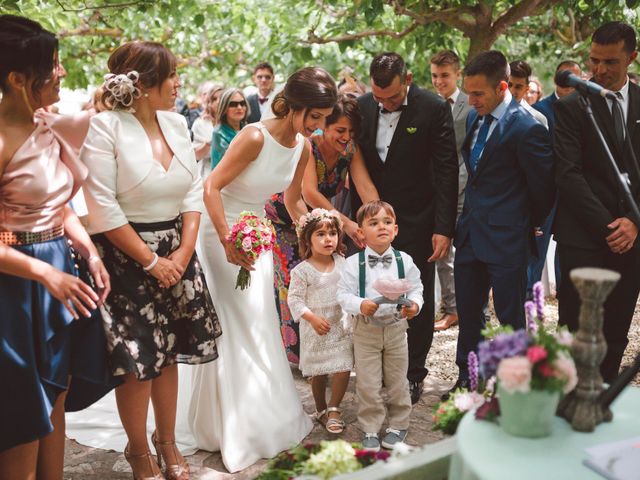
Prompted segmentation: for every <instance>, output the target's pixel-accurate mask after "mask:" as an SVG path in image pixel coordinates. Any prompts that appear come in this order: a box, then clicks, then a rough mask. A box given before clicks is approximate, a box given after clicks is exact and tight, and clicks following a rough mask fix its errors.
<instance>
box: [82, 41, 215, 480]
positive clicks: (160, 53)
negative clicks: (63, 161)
mask: <svg viewBox="0 0 640 480" xmlns="http://www.w3.org/2000/svg"><path fill="white" fill-rule="evenodd" d="M108 65H109V70H110V71H111V72H112V74H111V75H108V76H106V77H105V84H104V88H105V94H104V97H103V101H104V103H105V105H106V106H107V108H109V109H110V111H106V112H102V113H100V114H98V115H96V116H95V117H94V118H93V119H92V121H91V127H90V129H89V133H88V135H87V138H86V140H85V144H84V146H83V148H82V151H81V158H82V160H83V161H84V162H85V163H86V165H87V166H88V167H89V178H88V179H87V183H86V184H85V195H86V200H87V206H88V209H89V225H88V230H89V232H90V233H91V234H93V239H94V241H95V243H96V245H97V246H98V250H99V252H100V255H101V257H102V258H103V260H104V263H105V265H106V266H107V268H108V269H109V271H110V272H111V273H112V276H113V278H114V282H113V283H114V285H113V288H112V291H111V295H110V296H109V298H108V299H107V300H106V301H105V304H104V308H103V316H104V325H105V331H106V336H107V343H108V348H109V355H110V364H111V367H112V369H113V373H114V374H115V375H120V376H122V378H123V380H124V383H123V384H122V385H121V386H119V387H117V389H116V401H117V404H118V411H119V414H120V419H121V421H122V424H123V426H124V429H125V431H126V433H127V437H128V440H129V444H128V445H127V448H126V449H125V457H126V458H127V460H128V461H129V463H130V464H131V467H132V469H133V472H134V476H135V478H164V477H162V475H161V474H160V472H159V469H158V464H156V462H155V461H154V460H153V457H152V456H151V454H150V452H149V446H148V443H147V435H146V419H147V411H148V406H149V399H151V401H152V403H153V407H154V413H155V421H156V432H155V433H154V435H153V436H152V442H153V443H154V446H155V449H156V453H157V455H158V463H161V462H162V460H164V463H165V464H166V468H165V471H164V475H165V477H166V478H167V479H180V480H184V479H187V478H189V469H188V466H187V464H186V462H185V460H184V458H183V457H182V455H181V454H180V452H179V451H178V450H177V448H176V447H175V437H174V436H175V433H174V431H175V417H176V403H177V389H178V370H177V365H176V363H177V362H180V363H191V364H195V363H203V362H209V361H212V360H215V359H216V358H217V356H218V354H217V350H216V342H215V338H216V337H217V336H219V335H220V333H221V331H220V327H219V324H218V321H217V317H216V314H215V312H214V309H213V305H212V302H211V297H210V296H209V293H208V290H207V288H206V283H205V280H204V276H203V274H202V270H201V267H200V264H199V262H198V259H197V257H196V255H195V254H194V248H195V242H196V234H197V231H198V225H199V222H200V214H201V209H202V207H201V204H202V180H201V178H200V175H199V172H198V168H197V165H196V159H195V155H194V151H193V147H192V145H191V141H190V138H189V132H188V130H187V125H186V122H185V120H184V118H183V117H182V116H180V115H179V114H176V113H171V112H168V111H166V110H168V109H169V108H171V106H172V105H173V104H174V102H175V99H176V94H177V90H178V88H179V87H180V80H179V78H178V76H177V74H176V59H175V57H174V56H173V54H172V53H171V52H170V51H169V50H167V49H166V48H165V47H164V46H162V45H161V44H159V43H152V42H132V43H127V44H124V45H122V46H121V47H119V48H117V49H116V50H115V51H114V52H113V53H112V55H111V57H110V58H109V63H108ZM145 380H149V381H145Z"/></svg>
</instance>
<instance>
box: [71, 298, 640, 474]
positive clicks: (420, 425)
mask: <svg viewBox="0 0 640 480" xmlns="http://www.w3.org/2000/svg"><path fill="white" fill-rule="evenodd" d="M492 315H493V313H492ZM546 315H547V321H548V322H550V323H551V324H553V323H555V322H557V315H558V308H557V302H556V301H555V300H552V299H548V301H547V308H546ZM493 321H494V322H495V321H496V320H495V316H493ZM457 338H458V327H453V328H450V329H449V330H446V331H444V332H435V336H434V341H433V346H432V348H431V351H430V353H429V357H428V358H427V367H428V368H429V372H430V373H429V376H428V377H427V379H426V381H425V387H424V394H423V395H422V398H421V399H420V401H419V402H418V403H417V404H416V405H415V406H414V408H413V412H412V414H411V426H410V429H409V435H408V437H407V442H408V443H409V444H411V445H425V444H429V443H433V442H437V441H439V440H441V439H442V438H443V437H444V436H443V434H442V433H440V432H433V431H431V426H432V420H431V412H432V410H433V407H434V406H435V405H436V404H437V403H438V401H439V396H440V394H441V393H442V392H445V391H446V390H447V389H449V388H450V387H451V386H452V385H453V383H454V382H455V380H456V378H457V374H458V370H457V367H456V364H455V350H456V340H457ZM638 352H640V309H639V308H638V306H636V311H635V314H634V320H633V324H632V326H631V331H630V333H629V346H628V347H627V351H626V355H625V358H624V361H623V365H627V364H630V363H631V362H632V361H633V358H634V357H635V355H637V354H638ZM638 377H640V376H636V379H635V380H634V382H633V383H634V384H635V385H636V386H640V378H638ZM294 380H295V383H296V388H297V390H298V393H299V394H300V398H301V400H302V402H303V404H304V408H305V411H306V412H307V413H308V414H309V415H311V414H312V413H313V412H314V410H315V407H314V404H313V398H312V396H311V389H310V388H309V385H308V383H307V381H306V380H305V379H304V378H302V377H301V376H300V374H299V372H298V371H297V370H294ZM354 380H355V379H353V378H352V380H351V382H350V383H349V388H348V390H347V393H346V395H345V398H344V401H343V404H342V407H343V410H344V415H343V417H344V420H345V422H346V423H347V427H346V429H345V431H344V433H343V434H342V435H341V437H342V438H344V439H345V440H348V441H358V440H359V439H360V435H361V433H360V431H359V430H358V427H357V424H356V397H355V382H354ZM330 438H335V437H334V436H332V435H331V434H329V433H327V432H326V431H325V430H324V429H323V428H322V427H321V426H320V425H318V424H316V425H315V426H314V429H313V431H312V432H311V433H310V434H309V436H308V437H307V438H306V439H305V440H306V441H311V442H317V441H320V440H324V439H330ZM187 460H188V461H189V464H190V465H191V472H192V474H191V478H192V479H194V480H231V479H233V480H245V479H251V478H254V477H255V476H256V475H257V474H258V473H259V472H260V471H262V470H263V469H264V468H265V466H266V463H267V462H266V460H260V461H258V462H257V463H255V464H254V465H252V466H250V467H249V468H247V469H245V470H243V471H241V472H238V473H236V474H230V473H228V472H227V471H226V470H225V468H224V465H223V464H222V458H221V457H220V454H219V453H210V452H205V451H199V452H197V453H196V454H195V455H191V456H189V457H187ZM64 478H65V480H98V479H100V480H102V479H113V480H124V479H130V478H131V470H130V468H129V465H128V464H127V462H126V461H125V460H124V457H123V455H122V454H121V453H118V452H114V451H110V450H100V449H96V448H90V447H86V446H83V445H80V444H78V443H77V442H75V441H73V440H67V445H66V454H65V474H64Z"/></svg>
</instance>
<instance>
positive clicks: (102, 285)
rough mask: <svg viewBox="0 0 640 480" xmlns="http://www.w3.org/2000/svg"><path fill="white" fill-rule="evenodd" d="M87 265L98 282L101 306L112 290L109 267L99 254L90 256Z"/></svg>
mask: <svg viewBox="0 0 640 480" xmlns="http://www.w3.org/2000/svg"><path fill="white" fill-rule="evenodd" d="M87 266H88V268H89V273H90V274H91V277H92V278H93V281H94V282H95V284H96V288H97V289H98V297H99V298H98V306H100V305H102V304H103V303H104V300H105V299H106V298H107V296H108V295H109V292H110V291H111V278H110V277H109V272H107V269H106V268H105V266H104V263H102V259H101V258H100V257H99V256H97V255H93V256H91V257H89V260H87Z"/></svg>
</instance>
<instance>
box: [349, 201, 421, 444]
mask: <svg viewBox="0 0 640 480" xmlns="http://www.w3.org/2000/svg"><path fill="white" fill-rule="evenodd" d="M356 221H357V222H358V227H359V229H360V231H361V233H362V235H363V236H364V240H365V243H366V244H367V248H365V249H364V250H363V251H361V252H360V253H356V254H355V255H352V256H351V257H349V258H348V259H347V260H346V262H345V266H344V268H343V271H342V274H341V280H340V282H339V283H338V302H339V303H340V305H341V306H342V308H343V310H344V311H345V312H346V313H348V314H351V315H353V348H354V363H355V371H356V394H357V396H358V422H359V423H360V427H361V429H362V431H363V432H364V437H363V440H362V445H363V448H364V449H365V450H369V451H378V450H380V440H379V439H378V432H379V431H380V429H381V428H382V423H383V422H384V419H385V405H384V401H383V399H382V395H381V389H382V381H383V380H384V385H385V387H386V389H387V394H388V397H389V400H388V402H387V405H386V406H387V410H388V412H389V416H388V423H389V428H387V430H386V432H385V436H384V438H383V439H382V446H383V447H385V448H393V445H394V444H395V443H397V442H403V441H404V440H405V438H406V436H407V429H408V427H409V415H410V414H411V397H410V394H409V382H408V380H407V368H408V365H409V350H408V345H407V334H406V330H407V327H408V325H407V320H410V319H411V318H413V317H414V316H416V315H417V314H418V312H419V311H420V308H421V307H422V304H423V298H422V290H423V287H422V282H421V281H420V271H419V270H418V268H417V267H416V266H415V264H414V263H413V260H412V259H411V257H410V256H409V255H407V254H406V253H404V252H400V251H398V250H396V249H394V248H393V247H392V246H391V242H392V241H393V240H394V238H395V237H396V235H397V234H398V225H397V224H396V215H395V212H394V210H393V207H392V206H391V205H389V204H388V203H386V202H382V201H374V202H369V203H366V204H364V205H363V206H362V207H360V209H359V210H358V212H357V214H356ZM380 279H385V280H397V279H406V280H407V283H408V284H409V285H410V288H409V291H408V292H407V293H406V299H407V300H409V302H410V306H409V305H405V306H403V307H402V308H401V309H400V310H398V306H397V305H395V304H382V305H378V304H377V303H376V302H374V301H373V300H372V299H374V298H376V297H380V296H381V293H380V292H377V291H376V290H375V289H374V288H373V284H374V283H375V282H376V280H380Z"/></svg>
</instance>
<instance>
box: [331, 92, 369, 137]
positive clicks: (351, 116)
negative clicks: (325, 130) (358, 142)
mask: <svg viewBox="0 0 640 480" xmlns="http://www.w3.org/2000/svg"><path fill="white" fill-rule="evenodd" d="M343 116H344V117H347V119H348V120H349V122H351V128H353V134H354V135H353V136H354V138H356V139H357V138H358V137H359V136H360V131H361V127H362V115H361V114H360V108H358V102H357V101H356V99H355V98H353V97H352V96H351V95H347V94H344V93H341V94H340V95H338V101H337V102H336V104H335V106H334V107H333V112H331V115H329V116H328V117H327V121H326V126H327V127H328V126H329V125H332V124H334V123H336V122H337V121H338V120H340V118H341V117H343Z"/></svg>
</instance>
